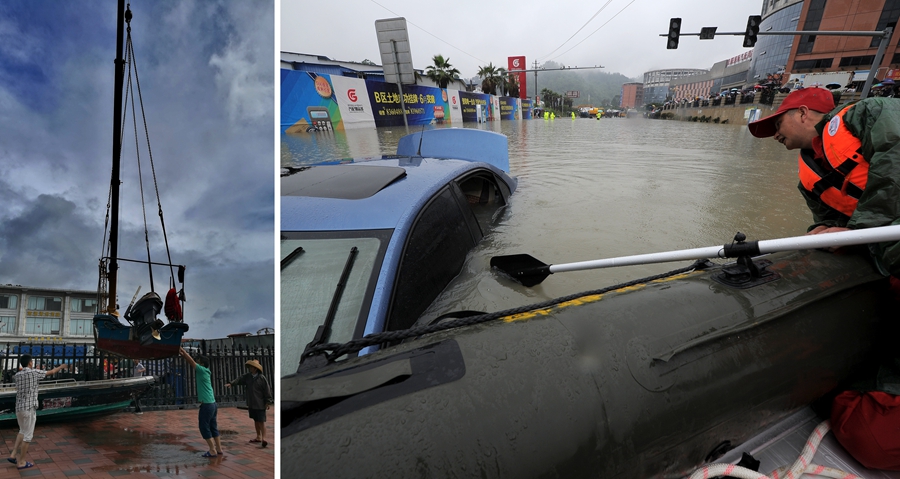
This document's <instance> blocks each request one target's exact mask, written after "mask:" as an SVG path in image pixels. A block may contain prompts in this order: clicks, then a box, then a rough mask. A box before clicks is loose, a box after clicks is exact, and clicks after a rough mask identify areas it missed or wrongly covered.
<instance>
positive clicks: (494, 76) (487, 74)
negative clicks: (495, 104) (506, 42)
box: [478, 63, 506, 95]
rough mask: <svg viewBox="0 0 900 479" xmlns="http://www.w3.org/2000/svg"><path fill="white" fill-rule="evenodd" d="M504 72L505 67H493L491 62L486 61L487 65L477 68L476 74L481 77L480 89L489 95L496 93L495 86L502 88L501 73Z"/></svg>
mask: <svg viewBox="0 0 900 479" xmlns="http://www.w3.org/2000/svg"><path fill="white" fill-rule="evenodd" d="M505 73H506V68H503V67H495V66H494V64H493V63H488V64H487V66H483V67H481V68H479V69H478V76H479V77H481V79H482V81H481V91H483V92H484V93H488V94H490V95H496V94H497V87H498V86H499V87H501V88H502V85H503V75H504V74H505Z"/></svg>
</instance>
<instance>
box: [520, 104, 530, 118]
mask: <svg viewBox="0 0 900 479" xmlns="http://www.w3.org/2000/svg"><path fill="white" fill-rule="evenodd" d="M519 101H520V103H521V107H520V108H521V110H522V119H523V120H530V119H531V100H519Z"/></svg>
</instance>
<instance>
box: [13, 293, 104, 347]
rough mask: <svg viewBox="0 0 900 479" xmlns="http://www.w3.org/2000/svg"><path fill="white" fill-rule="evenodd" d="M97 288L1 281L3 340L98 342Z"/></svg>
mask: <svg viewBox="0 0 900 479" xmlns="http://www.w3.org/2000/svg"><path fill="white" fill-rule="evenodd" d="M97 310H98V299H97V292H96V291H77V290H59V289H47V288H31V287H25V286H21V285H12V284H6V285H0V343H18V342H20V341H30V340H39V341H65V342H67V343H93V342H94V325H93V318H94V314H96V313H97Z"/></svg>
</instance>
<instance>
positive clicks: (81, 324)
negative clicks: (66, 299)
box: [69, 319, 94, 336]
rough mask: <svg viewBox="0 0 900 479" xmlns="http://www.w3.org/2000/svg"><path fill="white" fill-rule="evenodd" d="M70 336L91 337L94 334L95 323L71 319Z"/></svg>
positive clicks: (87, 320) (88, 320)
mask: <svg viewBox="0 0 900 479" xmlns="http://www.w3.org/2000/svg"><path fill="white" fill-rule="evenodd" d="M69 334H70V335H72V336H90V335H92V334H94V326H93V321H91V320H90V319H70V320H69Z"/></svg>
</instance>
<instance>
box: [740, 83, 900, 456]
mask: <svg viewBox="0 0 900 479" xmlns="http://www.w3.org/2000/svg"><path fill="white" fill-rule="evenodd" d="M748 126H749V128H750V133H752V134H753V136H755V137H757V138H767V137H770V136H771V137H774V138H775V139H776V140H777V141H779V142H781V143H782V144H783V145H784V146H785V147H786V148H787V149H789V150H794V149H799V150H800V156H799V159H798V165H799V175H800V185H799V188H800V192H801V193H802V194H803V197H804V198H805V199H806V203H807V205H808V206H809V209H810V210H811V211H812V214H813V220H814V224H813V225H812V226H810V227H809V233H808V234H820V233H830V232H834V231H843V230H847V229H857V228H870V227H875V226H886V225H891V224H900V99H894V98H867V99H865V100H862V101H859V102H856V103H850V104H847V105H842V106H840V107H838V108H835V106H834V99H833V96H832V94H831V92H830V91H828V90H825V89H822V88H804V89H800V90H796V91H794V92H792V93H791V94H790V95H788V96H787V97H786V98H785V99H784V101H783V102H782V103H781V106H780V107H779V108H778V110H777V111H776V112H775V113H774V114H772V115H769V116H767V117H765V118H763V119H761V120H758V121H754V122H751V123H750V124H749V125H748ZM869 249H870V251H871V252H872V257H873V258H874V259H875V264H876V265H877V267H878V269H879V271H881V273H882V274H884V275H885V276H888V275H890V282H891V289H892V290H893V292H894V296H895V298H897V299H900V279H898V278H900V242H893V243H878V244H872V245H869ZM847 319H848V320H850V321H852V320H853V318H847ZM893 347H894V346H893V345H892V344H889V345H885V346H882V347H881V348H880V349H882V350H884V351H883V352H886V353H887V356H891V353H890V351H888V350H887V349H891V350H893ZM897 377H900V360H898V359H895V360H894V361H885V362H884V364H882V366H881V367H880V369H879V371H878V372H877V380H875V379H872V380H871V384H870V385H869V386H868V387H864V388H860V389H858V390H850V391H844V392H842V393H841V394H840V395H838V396H837V398H836V399H835V401H834V403H833V404H832V411H831V424H832V430H833V432H834V434H835V436H836V437H837V439H838V441H840V443H841V444H842V445H843V446H844V447H845V448H846V449H847V451H849V452H850V453H851V454H852V455H853V456H854V457H855V458H856V459H857V460H858V461H860V462H861V463H862V464H863V465H864V466H866V467H869V468H872V469H890V470H900V435H898V434H897V431H898V430H900V395H898V393H900V382H898V381H896V378H897ZM885 378H890V380H888V379H885Z"/></svg>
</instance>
